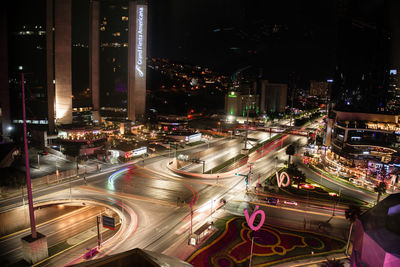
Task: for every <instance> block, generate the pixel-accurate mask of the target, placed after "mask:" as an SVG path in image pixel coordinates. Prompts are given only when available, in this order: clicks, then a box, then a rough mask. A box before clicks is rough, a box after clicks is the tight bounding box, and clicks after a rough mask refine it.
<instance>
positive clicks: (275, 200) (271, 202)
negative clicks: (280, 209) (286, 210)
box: [265, 197, 279, 206]
mask: <svg viewBox="0 0 400 267" xmlns="http://www.w3.org/2000/svg"><path fill="white" fill-rule="evenodd" d="M265 200H267V203H268V204H269V205H274V206H276V205H277V204H278V203H279V199H278V198H276V197H267V198H266V199H265Z"/></svg>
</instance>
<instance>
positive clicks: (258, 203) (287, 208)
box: [232, 199, 346, 220]
mask: <svg viewBox="0 0 400 267" xmlns="http://www.w3.org/2000/svg"><path fill="white" fill-rule="evenodd" d="M232 201H235V202H243V201H242V200H238V199H234V200H232ZM248 203H250V204H253V205H261V206H264V207H269V208H275V209H281V210H290V211H296V212H302V213H311V214H315V215H321V216H326V217H332V214H325V213H320V212H316V211H305V210H301V209H293V208H289V207H283V206H274V205H268V204H264V203H261V202H253V201H249V202H248ZM334 217H335V218H338V219H343V220H346V217H344V216H337V215H335V216H334Z"/></svg>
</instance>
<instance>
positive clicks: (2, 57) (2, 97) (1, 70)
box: [0, 8, 12, 138]
mask: <svg viewBox="0 0 400 267" xmlns="http://www.w3.org/2000/svg"><path fill="white" fill-rule="evenodd" d="M7 27H8V25H7V11H6V8H2V9H1V10H0V36H3V37H2V38H0V118H1V126H2V127H1V128H2V136H3V138H6V137H8V136H9V133H10V130H11V129H12V126H11V120H10V91H9V88H8V36H7Z"/></svg>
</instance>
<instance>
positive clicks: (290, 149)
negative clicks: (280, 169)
mask: <svg viewBox="0 0 400 267" xmlns="http://www.w3.org/2000/svg"><path fill="white" fill-rule="evenodd" d="M295 150H296V148H295V146H294V145H293V144H291V145H289V146H288V147H287V148H286V155H288V156H289V161H288V165H290V162H291V158H292V156H293V155H294V153H295V152H296V151H295Z"/></svg>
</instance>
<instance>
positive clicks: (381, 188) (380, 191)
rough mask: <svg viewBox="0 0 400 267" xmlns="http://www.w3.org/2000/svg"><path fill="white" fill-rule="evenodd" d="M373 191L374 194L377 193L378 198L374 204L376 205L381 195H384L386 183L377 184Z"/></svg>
mask: <svg viewBox="0 0 400 267" xmlns="http://www.w3.org/2000/svg"><path fill="white" fill-rule="evenodd" d="M374 191H375V192H376V193H378V198H377V200H376V203H377V204H378V203H379V199H380V198H381V195H383V194H385V193H386V183H385V182H379V184H377V185H376V186H375V187H374Z"/></svg>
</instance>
